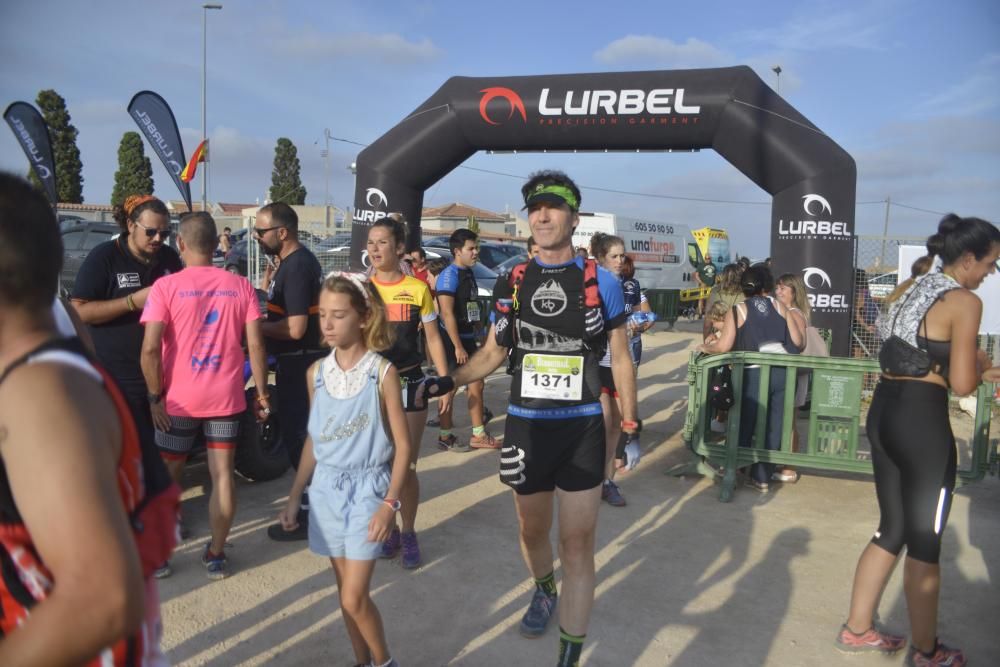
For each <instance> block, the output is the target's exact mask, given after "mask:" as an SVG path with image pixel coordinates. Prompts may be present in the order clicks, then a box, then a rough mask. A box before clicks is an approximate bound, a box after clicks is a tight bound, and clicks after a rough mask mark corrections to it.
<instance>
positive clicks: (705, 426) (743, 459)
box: [670, 352, 997, 502]
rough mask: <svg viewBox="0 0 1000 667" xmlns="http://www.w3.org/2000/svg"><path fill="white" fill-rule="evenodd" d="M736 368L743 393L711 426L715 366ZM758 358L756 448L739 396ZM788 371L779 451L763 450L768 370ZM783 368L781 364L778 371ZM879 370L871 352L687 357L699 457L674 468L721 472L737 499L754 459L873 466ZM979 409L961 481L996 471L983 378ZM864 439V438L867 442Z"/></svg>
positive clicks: (861, 469)
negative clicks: (803, 398) (800, 420)
mask: <svg viewBox="0 0 1000 667" xmlns="http://www.w3.org/2000/svg"><path fill="white" fill-rule="evenodd" d="M726 364H728V365H730V366H731V367H732V384H733V395H734V396H735V397H737V400H736V402H735V404H734V405H733V407H732V408H731V409H730V410H729V413H728V417H727V421H726V432H725V433H721V434H720V433H713V432H712V430H711V427H710V423H711V420H712V417H713V414H714V412H715V410H714V408H712V407H711V406H710V404H709V403H708V390H709V376H710V371H711V370H712V369H714V368H716V367H718V366H723V365H726ZM751 364H759V365H760V367H761V373H760V392H759V396H760V397H761V400H760V402H759V403H758V405H757V410H758V412H757V422H756V429H755V432H754V435H753V443H754V444H753V446H752V447H740V446H739V430H740V410H741V405H740V403H741V401H740V400H739V397H740V396H741V395H742V391H743V369H744V367H745V366H748V365H751ZM771 367H777V368H779V369H781V370H783V371H784V372H785V387H786V388H785V404H784V410H783V412H782V414H783V419H784V421H783V424H782V431H781V432H782V438H781V448H780V450H774V451H771V450H767V449H764V431H765V429H766V425H767V424H766V422H767V419H766V415H767V396H768V391H767V390H768V385H769V382H770V375H771V373H770V369H771ZM803 371H812V373H811V384H812V396H811V400H810V404H809V410H808V436H807V437H806V438H803V439H802V444H801V445H800V448H799V449H800V451H798V452H793V451H792V429H793V427H794V422H795V419H796V413H797V412H798V410H797V409H796V408H795V386H796V381H800V382H801V381H808V377H809V376H808V375H805V374H803V373H802V372H803ZM779 372H780V371H779ZM872 373H878V362H877V361H875V360H869V359H841V358H832V357H806V356H802V355H774V354H766V353H759V352H729V353H726V354H715V355H699V354H697V353H695V354H692V356H691V359H690V361H689V362H688V375H687V380H688V385H689V390H688V408H687V415H686V418H685V422H684V433H683V437H684V440H685V442H686V443H687V444H688V447H689V448H690V449H691V451H692V453H693V454H694V458H693V460H692V461H691V462H690V463H689V464H685V465H683V466H681V467H679V468H678V469H675V470H672V471H670V472H671V473H672V474H686V473H692V472H694V473H698V474H703V475H709V476H713V477H720V478H721V482H722V491H721V493H720V499H721V500H722V501H723V502H728V501H729V500H731V499H732V495H733V489H734V487H735V484H736V475H737V470H738V469H740V468H743V467H746V466H748V465H750V464H752V463H758V462H766V463H776V464H780V465H788V466H795V467H797V468H812V469H817V470H835V471H841V472H855V473H869V474H870V473H871V472H872V463H871V456H870V453H869V452H868V451H866V450H864V449H859V443H861V442H862V439H861V437H860V436H861V434H862V433H863V422H862V415H863V412H864V410H863V409H864V407H865V401H866V400H867V399H868V398H869V397H870V395H871V392H870V390H869V389H868V388H866V380H865V377H866V374H872ZM976 396H977V402H976V414H975V418H974V423H973V429H972V433H971V435H970V438H969V441H970V443H971V455H970V457H969V466H968V467H967V468H964V469H960V470H959V483H967V482H971V481H975V480H979V479H982V478H983V476H984V475H985V474H986V472H987V471H993V472H994V473H995V468H996V463H997V452H996V444H995V443H993V444H991V443H990V421H991V416H992V412H991V410H992V405H993V385H991V384H984V385H981V386H980V387H979V389H978V392H977V394H976ZM865 442H866V441H865Z"/></svg>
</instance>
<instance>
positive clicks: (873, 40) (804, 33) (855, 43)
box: [738, 8, 885, 51]
mask: <svg viewBox="0 0 1000 667" xmlns="http://www.w3.org/2000/svg"><path fill="white" fill-rule="evenodd" d="M876 11H877V8H876ZM874 14H875V11H843V12H839V13H836V14H822V15H813V16H798V17H793V18H790V19H789V20H788V21H786V22H785V23H783V24H781V25H777V26H774V27H769V28H761V29H757V30H747V31H744V32H743V33H741V34H740V35H739V36H738V37H739V38H740V39H742V40H745V41H749V42H757V43H764V44H769V45H773V44H780V45H781V47H782V48H784V49H788V50H793V51H825V50H828V49H833V48H849V49H860V50H864V51H882V50H884V49H885V41H884V34H883V33H884V31H883V29H882V25H881V23H880V20H879V18H878V17H877V16H875V15H874Z"/></svg>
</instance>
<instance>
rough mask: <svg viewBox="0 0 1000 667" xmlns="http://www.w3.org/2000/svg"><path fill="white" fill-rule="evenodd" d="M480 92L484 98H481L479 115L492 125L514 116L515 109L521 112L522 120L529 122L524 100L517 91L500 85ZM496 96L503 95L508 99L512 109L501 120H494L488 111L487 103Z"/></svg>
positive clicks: (499, 123)
mask: <svg viewBox="0 0 1000 667" xmlns="http://www.w3.org/2000/svg"><path fill="white" fill-rule="evenodd" d="M479 92H481V93H482V94H483V98H482V99H481V100H479V115H480V116H482V117H483V120H485V121H486V122H487V123H489V124H490V125H501V124H503V123H504V122H506V121H508V120H510V119H511V118H513V117H514V112H515V111H517V112H518V113H520V114H521V120H523V121H524V122H525V123H527V122H528V113H527V112H526V111H525V110H524V102H523V101H522V100H521V96H520V95H518V94H517V93H515V92H514V91H513V90H511V89H510V88H503V87H500V86H496V87H493V88H484V89H482V90H480V91H479ZM496 97H502V98H503V99H505V100H507V103H508V104H510V111H509V112H508V113H507V117H506V118H504V119H503V120H501V121H500V122H497V121H495V120H492V119H491V118H490V116H489V114H488V113H487V112H486V105H488V104H489V103H490V101H491V100H493V99H494V98H496Z"/></svg>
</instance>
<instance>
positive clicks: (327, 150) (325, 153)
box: [320, 127, 330, 206]
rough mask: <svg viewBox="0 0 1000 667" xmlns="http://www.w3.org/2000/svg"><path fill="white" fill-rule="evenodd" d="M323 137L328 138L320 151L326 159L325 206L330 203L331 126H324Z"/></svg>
mask: <svg viewBox="0 0 1000 667" xmlns="http://www.w3.org/2000/svg"><path fill="white" fill-rule="evenodd" d="M323 138H324V139H325V140H326V148H325V149H324V150H323V152H322V153H320V156H321V157H322V158H323V159H324V160H325V164H324V171H325V172H326V197H325V198H324V199H323V204H324V205H325V206H329V205H330V128H328V127H326V128H323Z"/></svg>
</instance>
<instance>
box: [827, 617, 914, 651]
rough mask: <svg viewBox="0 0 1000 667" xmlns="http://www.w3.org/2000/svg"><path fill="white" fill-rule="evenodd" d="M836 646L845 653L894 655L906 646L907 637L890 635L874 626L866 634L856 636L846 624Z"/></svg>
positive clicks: (838, 635)
mask: <svg viewBox="0 0 1000 667" xmlns="http://www.w3.org/2000/svg"><path fill="white" fill-rule="evenodd" d="M836 645H837V649H838V650H840V651H843V652H844V653H871V652H878V653H884V654H886V655H892V654H893V653H896V652H897V651H899V650H900V649H902V648H903V647H904V646H906V637H900V636H899V635H892V634H889V633H888V632H885V631H883V630H881V629H880V628H878V627H877V626H875V625H874V624H873V625H872V627H870V628H868V630H866V631H865V632H862V633H861V634H860V635H856V634H854V632H852V631H851V629H850V628H849V627H847V624H846V623H844V624H843V625H842V626H840V632H839V633H838V634H837V640H836Z"/></svg>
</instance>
